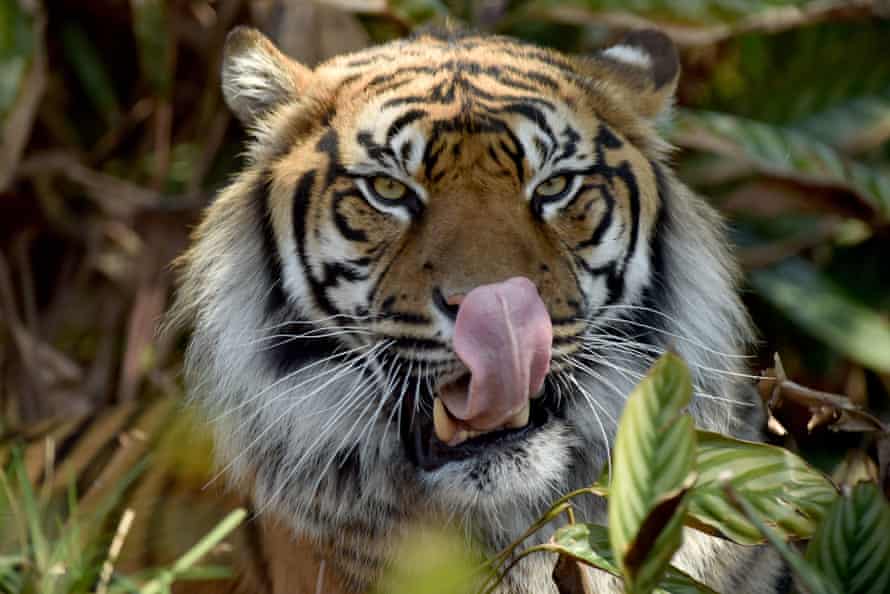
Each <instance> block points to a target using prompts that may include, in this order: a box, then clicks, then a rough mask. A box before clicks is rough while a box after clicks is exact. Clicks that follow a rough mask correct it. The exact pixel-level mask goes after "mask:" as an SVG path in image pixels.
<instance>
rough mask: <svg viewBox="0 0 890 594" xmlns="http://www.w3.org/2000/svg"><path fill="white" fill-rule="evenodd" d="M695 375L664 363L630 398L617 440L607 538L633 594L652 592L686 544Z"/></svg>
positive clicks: (670, 358) (669, 360)
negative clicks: (685, 501)
mask: <svg viewBox="0 0 890 594" xmlns="http://www.w3.org/2000/svg"><path fill="white" fill-rule="evenodd" d="M691 399H692V382H691V378H690V375H689V370H688V369H687V368H686V365H685V364H684V363H683V361H682V360H681V359H680V358H679V357H677V356H676V355H674V354H671V353H668V354H666V355H664V356H662V357H661V358H660V359H659V360H658V361H656V363H655V365H654V366H653V367H652V369H651V370H650V372H649V374H648V375H647V376H646V377H645V378H644V379H643V381H641V382H640V383H639V385H637V387H636V388H635V389H634V391H633V392H632V393H631V395H630V396H629V397H628V399H627V405H626V406H625V408H624V412H623V413H622V415H621V421H620V422H619V425H618V432H617V435H616V438H615V450H614V461H613V469H614V470H613V476H612V484H611V492H612V497H610V498H609V538H610V541H611V544H612V550H613V552H614V553H615V557H616V558H617V559H618V561H619V563H618V564H619V566H620V567H621V570H622V575H623V577H624V580H625V584H626V586H627V589H628V591H630V592H634V593H635V594H646V593H648V592H651V591H652V590H653V589H654V587H655V585H656V584H657V583H658V580H659V578H660V577H661V574H662V573H663V572H664V570H665V568H666V567H667V565H668V562H669V561H670V559H671V557H672V556H673V554H674V552H675V551H676V550H677V549H678V548H679V547H680V544H681V541H682V525H683V515H684V513H683V505H684V504H683V496H684V495H685V493H686V491H687V490H688V489H689V488H690V487H691V486H692V483H693V482H694V480H695V473H694V462H695V431H694V428H693V423H692V417H690V416H689V415H688V414H686V413H684V409H685V407H686V406H687V405H688V404H689V402H690V400H691Z"/></svg>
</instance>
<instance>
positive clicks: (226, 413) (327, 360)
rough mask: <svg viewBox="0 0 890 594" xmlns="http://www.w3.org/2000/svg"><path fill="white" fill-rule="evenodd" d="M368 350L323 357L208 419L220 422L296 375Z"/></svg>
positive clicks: (316, 376) (321, 373)
mask: <svg viewBox="0 0 890 594" xmlns="http://www.w3.org/2000/svg"><path fill="white" fill-rule="evenodd" d="M368 348H370V349H371V350H372V351H373V349H374V348H376V346H375V345H373V346H370V347H369V346H368V345H361V346H357V347H354V348H351V349H347V350H345V351H340V352H337V353H334V354H332V355H328V356H327V357H325V358H323V359H319V360H318V361H313V362H312V363H310V364H309V365H306V366H304V367H300V368H299V369H296V370H294V371H292V372H290V373H288V374H286V375H283V376H282V377H280V378H278V379H277V380H275V381H274V382H272V383H271V384H269V385H268V386H266V387H265V388H263V389H262V390H260V391H259V392H258V393H257V394H254V395H253V396H251V397H250V398H247V399H245V400H242V401H241V402H240V403H238V404H237V405H236V406H234V407H232V408H230V409H228V410H226V411H223V412H222V413H220V414H219V415H218V416H216V417H214V418H212V419H210V423H213V424H215V423H216V422H218V421H221V420H222V419H224V418H225V417H227V416H229V415H230V414H232V413H234V412H236V411H238V410H240V409H242V408H244V407H245V406H247V405H249V404H250V403H251V402H253V401H255V400H257V399H258V398H262V397H263V396H264V395H265V394H266V393H267V392H269V390H272V389H274V388H275V387H276V386H278V385H279V384H282V383H284V382H286V381H288V380H290V379H292V378H293V377H294V376H297V375H299V374H302V373H306V372H307V371H309V370H311V369H313V368H315V367H318V366H319V365H324V364H325V363H330V362H331V361H334V360H335V359H339V358H341V357H346V356H348V355H351V354H353V353H356V352H358V351H361V350H363V349H368ZM336 369H337V368H336V367H335V368H332V369H329V370H325V371H322V372H320V373H318V374H313V375H312V376H310V377H308V378H307V379H306V380H304V381H302V382H300V383H298V384H297V385H296V386H292V388H299V387H301V386H303V385H305V384H306V383H308V382H311V381H314V380H316V379H318V378H319V377H323V376H325V375H328V374H330V373H333V372H334V371H335V370H336ZM276 398H277V397H276Z"/></svg>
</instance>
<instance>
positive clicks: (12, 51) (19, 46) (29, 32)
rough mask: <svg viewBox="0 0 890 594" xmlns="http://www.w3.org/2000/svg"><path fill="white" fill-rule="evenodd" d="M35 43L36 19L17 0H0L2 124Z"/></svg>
mask: <svg viewBox="0 0 890 594" xmlns="http://www.w3.org/2000/svg"><path fill="white" fill-rule="evenodd" d="M36 41H37V39H36V36H35V34H34V19H33V18H32V17H31V16H30V15H28V14H27V13H26V12H25V11H23V10H22V8H21V6H20V5H19V2H18V1H17V0H0V122H2V121H3V120H4V119H5V117H6V114H7V113H8V112H9V111H10V110H11V109H12V107H13V105H14V104H15V101H16V98H17V97H18V94H19V89H20V87H21V84H22V81H23V80H24V78H25V73H26V72H27V70H28V64H29V63H30V62H31V56H32V55H33V54H34V49H35V44H36Z"/></svg>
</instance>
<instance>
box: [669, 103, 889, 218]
mask: <svg viewBox="0 0 890 594" xmlns="http://www.w3.org/2000/svg"><path fill="white" fill-rule="evenodd" d="M671 138H672V141H673V142H675V143H676V144H678V145H680V146H683V147H686V148H692V149H696V150H702V151H707V152H713V153H716V154H719V155H723V156H725V157H730V158H733V159H740V160H741V161H743V162H745V163H748V164H750V165H751V166H754V167H756V168H757V169H759V170H760V171H762V172H764V173H767V174H769V175H774V176H777V177H784V178H788V179H794V180H798V181H802V182H806V183H812V184H816V185H823V186H826V187H839V188H843V189H845V190H848V191H850V192H853V193H854V194H855V195H856V196H857V197H858V198H859V199H860V200H861V201H862V202H863V203H864V204H866V205H868V206H869V207H870V208H871V209H872V210H874V211H875V213H876V214H877V216H878V217H879V219H881V220H886V219H888V218H890V176H887V175H885V174H883V173H881V172H880V171H879V170H876V169H872V168H870V167H868V166H866V165H864V164H862V163H859V162H856V161H852V160H849V159H847V158H845V157H843V156H842V155H841V154H840V153H838V151H837V150H835V149H834V148H832V147H831V146H829V145H828V144H825V143H824V142H821V141H819V140H818V139H817V138H815V137H813V136H811V135H810V134H807V133H805V132H802V131H800V130H794V129H790V128H782V127H778V126H771V125H769V124H764V123H762V122H758V121H755V120H749V119H745V118H740V117H735V116H731V115H728V114H723V113H715V112H707V111H692V110H688V109H685V110H678V113H677V119H676V121H675V125H674V129H673V130H672V132H671Z"/></svg>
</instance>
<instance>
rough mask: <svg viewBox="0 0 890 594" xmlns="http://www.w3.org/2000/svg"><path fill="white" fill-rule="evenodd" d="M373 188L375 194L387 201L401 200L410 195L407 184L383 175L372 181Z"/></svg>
mask: <svg viewBox="0 0 890 594" xmlns="http://www.w3.org/2000/svg"><path fill="white" fill-rule="evenodd" d="M371 187H372V188H374V193H375V194H377V195H378V196H379V197H381V198H383V199H385V200H401V199H402V198H404V197H405V195H406V194H408V188H407V187H405V184H403V183H402V182H400V181H398V180H395V179H393V178H391V177H385V176H383V175H378V176H377V177H375V178H374V179H373V180H371Z"/></svg>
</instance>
